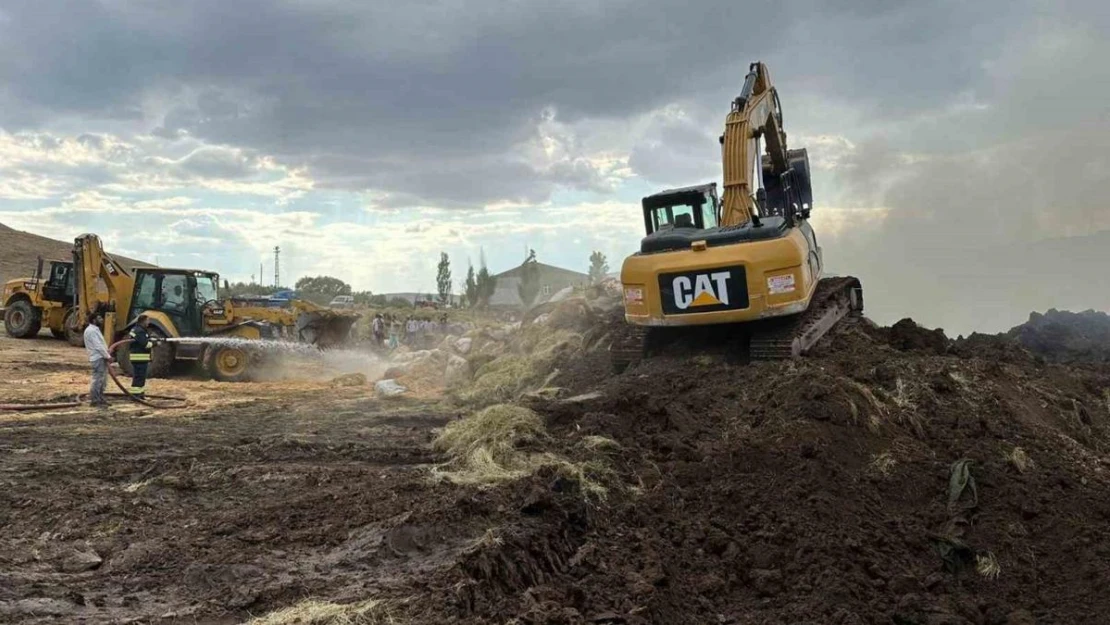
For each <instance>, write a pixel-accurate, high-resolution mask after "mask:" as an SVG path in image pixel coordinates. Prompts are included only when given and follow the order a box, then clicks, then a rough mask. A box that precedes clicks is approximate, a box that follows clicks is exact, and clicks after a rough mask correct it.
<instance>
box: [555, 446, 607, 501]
mask: <svg viewBox="0 0 1110 625" xmlns="http://www.w3.org/2000/svg"><path fill="white" fill-rule="evenodd" d="M540 466H552V467H554V469H555V473H556V474H557V475H558V476H560V477H562V478H564V479H567V480H570V481H573V482H575V483H577V484H578V489H579V490H580V491H581V493H582V497H583V499H585V500H586V501H604V500H605V497H606V496H607V495H608V494H609V489H608V488H607V487H606V486H605V482H607V481H610V480H611V478H612V477H613V470H612V469H610V468H609V467H608V466H606V465H605V464H602V463H601V462H597V461H589V462H571V461H569V460H566V459H561V458H558V457H556V456H553V455H551V454H547V455H545V457H544V458H543V459H542V461H541V462H540Z"/></svg>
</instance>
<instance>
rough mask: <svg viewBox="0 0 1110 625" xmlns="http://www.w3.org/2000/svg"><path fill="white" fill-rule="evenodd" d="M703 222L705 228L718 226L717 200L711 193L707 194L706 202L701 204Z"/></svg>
mask: <svg viewBox="0 0 1110 625" xmlns="http://www.w3.org/2000/svg"><path fill="white" fill-rule="evenodd" d="M701 222H702V227H703V228H716V227H717V202H716V200H715V198H714V197H713V196H712V195H711V194H709V193H706V194H705V203H704V204H702V205H701Z"/></svg>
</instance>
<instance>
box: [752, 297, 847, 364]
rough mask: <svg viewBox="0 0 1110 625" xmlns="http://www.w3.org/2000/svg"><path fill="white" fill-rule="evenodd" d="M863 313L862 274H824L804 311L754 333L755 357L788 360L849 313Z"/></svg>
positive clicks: (819, 337)
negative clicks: (836, 276) (843, 275)
mask: <svg viewBox="0 0 1110 625" xmlns="http://www.w3.org/2000/svg"><path fill="white" fill-rule="evenodd" d="M861 314H863V288H862V286H861V285H860V281H859V279H858V278H852V277H843V278H824V279H822V280H821V281H820V282H818V283H817V288H816V290H815V291H814V293H813V297H812V298H811V299H810V303H809V308H808V309H807V310H806V311H805V312H804V313H802V314H800V315H798V316H796V317H794V318H792V319H790V320H789V321H786V322H785V323H781V324H778V325H776V326H775V327H773V328H769V329H765V330H756V331H755V332H753V334H752V336H751V343H750V345H749V348H748V350H749V351H748V355H749V357H750V358H751V360H787V359H790V358H797V357H798V356H801V355H802V354H804V353H806V352H807V351H809V350H810V349H812V348H813V346H814V345H816V344H817V341H819V340H821V337H823V336H825V335H826V334H828V332H829V330H831V329H832V328H833V327H834V326H836V324H837V323H838V322H839V321H840V320H841V319H843V318H845V317H847V316H849V315H857V316H858V315H861Z"/></svg>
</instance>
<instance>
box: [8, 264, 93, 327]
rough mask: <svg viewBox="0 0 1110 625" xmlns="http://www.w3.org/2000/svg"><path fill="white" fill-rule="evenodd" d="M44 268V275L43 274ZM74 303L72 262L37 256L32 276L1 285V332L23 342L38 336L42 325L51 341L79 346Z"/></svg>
mask: <svg viewBox="0 0 1110 625" xmlns="http://www.w3.org/2000/svg"><path fill="white" fill-rule="evenodd" d="M46 263H49V267H46ZM44 268H46V269H47V274H46V275H43V269H44ZM74 303H75V300H74V292H73V262H72V261H66V260H51V261H44V260H43V258H42V257H41V256H40V257H39V262H38V265H37V267H36V268H35V275H34V276H32V277H30V278H17V279H15V280H8V281H7V282H6V283H5V284H4V293H3V296H2V298H0V304H3V308H0V315H3V318H4V331H5V332H6V333H7V334H8V336H10V337H12V338H16V339H25V338H32V337H35V336H38V333H39V330H41V329H42V328H43V326H45V327H47V328H49V329H50V333H51V334H53V335H54V337H55V338H59V339H67V340H69V342H70V343H72V344H73V345H75V346H77V347H82V346H83V345H84V338H83V337H82V336H81V333H80V332H79V331H78V326H79V325H80V324H79V323H77V321H78V319H77V317H78V315H77V309H76V308H75V307H74Z"/></svg>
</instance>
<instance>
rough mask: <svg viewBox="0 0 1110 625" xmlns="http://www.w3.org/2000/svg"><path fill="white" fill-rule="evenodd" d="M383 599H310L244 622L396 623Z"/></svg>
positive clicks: (280, 624) (281, 624) (258, 624)
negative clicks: (339, 600) (344, 600)
mask: <svg viewBox="0 0 1110 625" xmlns="http://www.w3.org/2000/svg"><path fill="white" fill-rule="evenodd" d="M398 622H399V621H397V620H395V619H394V618H393V617H392V616H390V614H389V612H388V610H387V609H386V607H385V604H384V602H382V601H362V602H359V603H351V604H345V605H344V604H339V603H331V602H327V601H315V600H307V601H302V602H300V603H298V604H297V605H295V606H292V607H289V608H284V609H282V610H276V611H274V612H271V613H269V614H267V615H265V616H260V617H258V618H253V619H251V620H249V621H247V622H246V623H245V624H244V625H394V624H396V623H398Z"/></svg>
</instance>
